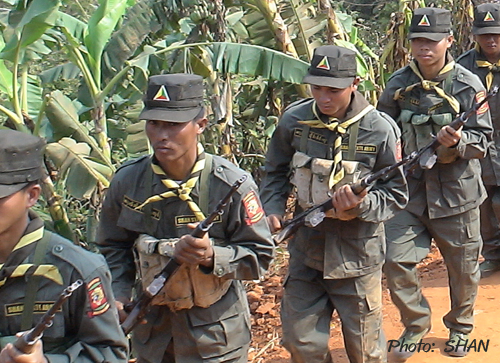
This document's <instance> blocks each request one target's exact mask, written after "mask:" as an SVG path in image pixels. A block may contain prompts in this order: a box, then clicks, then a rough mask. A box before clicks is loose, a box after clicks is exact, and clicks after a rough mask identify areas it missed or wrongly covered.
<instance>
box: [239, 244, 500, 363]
mask: <svg viewBox="0 0 500 363" xmlns="http://www.w3.org/2000/svg"><path fill="white" fill-rule="evenodd" d="M286 258H287V253H286V248H284V247H283V248H279V249H278V255H277V259H276V261H275V263H274V265H273V268H271V269H270V271H269V273H268V278H267V279H265V281H263V282H253V283H250V284H249V285H248V286H247V288H248V296H249V302H250V308H251V311H252V318H253V325H252V327H253V329H252V331H253V341H252V346H251V350H250V359H249V362H250V363H288V362H289V357H290V355H289V354H288V352H287V351H286V350H285V349H284V348H283V347H282V346H281V345H280V337H281V325H280V319H279V306H280V300H281V296H282V288H281V283H282V281H283V278H284V275H285V273H286ZM419 271H420V276H421V279H422V285H423V288H424V295H425V296H426V297H427V299H428V300H429V303H430V305H431V308H432V313H433V316H432V330H431V332H430V333H429V334H428V335H427V336H426V337H425V338H424V339H423V343H428V345H426V346H422V348H423V349H425V350H427V351H420V352H419V353H416V354H414V356H413V357H411V358H410V359H409V360H407V362H408V363H417V362H418V363H437V362H452V361H455V362H460V363H485V362H500V314H499V311H500V286H499V285H500V272H498V273H495V274H493V275H492V276H490V277H488V278H485V279H482V280H481V282H480V286H479V292H478V299H477V303H476V309H475V329H474V331H473V332H472V334H471V337H470V339H471V341H470V343H469V344H473V342H475V344H476V349H471V350H470V352H469V354H468V355H467V357H465V358H451V357H449V356H448V355H447V354H446V353H445V352H444V349H445V348H446V345H445V342H446V340H447V337H448V331H447V329H446V328H445V326H444V324H443V323H442V320H441V319H442V317H443V316H444V315H445V314H446V313H447V311H448V310H449V306H450V300H449V291H448V278H447V272H446V267H445V265H444V262H443V260H442V257H441V255H440V254H439V251H437V249H433V250H432V251H431V253H430V254H429V256H428V257H427V258H426V259H425V260H424V261H423V262H422V263H421V264H420V266H419ZM383 295H384V322H383V325H384V331H385V334H386V338H387V339H388V340H390V339H398V338H399V336H400V334H401V332H402V330H403V328H402V325H401V323H400V322H399V313H398V310H397V309H396V307H395V306H394V305H393V304H392V302H391V299H390V297H389V292H388V291H387V289H384V292H383ZM331 326H332V329H331V339H330V348H331V353H332V356H333V358H334V362H335V363H349V360H348V359H347V355H346V353H345V350H344V348H343V342H342V334H341V332H340V322H339V321H338V318H337V317H335V316H334V318H333V319H332V324H331ZM480 343H481V344H483V345H481V346H480ZM479 346H480V349H478V347H479ZM479 350H480V351H479ZM391 362H392V360H391V357H390V355H389V363H391Z"/></svg>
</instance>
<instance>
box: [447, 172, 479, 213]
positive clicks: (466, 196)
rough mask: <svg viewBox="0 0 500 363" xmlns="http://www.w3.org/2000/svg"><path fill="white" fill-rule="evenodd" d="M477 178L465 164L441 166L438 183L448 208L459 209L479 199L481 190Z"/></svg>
mask: <svg viewBox="0 0 500 363" xmlns="http://www.w3.org/2000/svg"><path fill="white" fill-rule="evenodd" d="M448 165H450V167H448ZM460 166H462V167H460ZM478 177H479V176H478V175H476V173H475V172H474V169H473V168H471V167H468V166H467V164H466V163H453V164H443V165H442V167H441V168H440V169H439V181H440V183H441V190H442V193H443V197H444V200H445V201H446V203H447V204H448V206H449V207H451V208H454V207H459V206H463V205H465V204H467V203H470V202H472V201H474V200H476V199H479V198H480V197H481V190H480V184H479V180H478Z"/></svg>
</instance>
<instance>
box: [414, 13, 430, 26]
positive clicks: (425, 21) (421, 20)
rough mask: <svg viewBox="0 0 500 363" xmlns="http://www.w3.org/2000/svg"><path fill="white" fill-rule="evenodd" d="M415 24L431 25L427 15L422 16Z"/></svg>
mask: <svg viewBox="0 0 500 363" xmlns="http://www.w3.org/2000/svg"><path fill="white" fill-rule="evenodd" d="M417 26H431V22H430V21H429V19H428V18H427V15H424V16H422V19H420V21H419V22H418V24H417Z"/></svg>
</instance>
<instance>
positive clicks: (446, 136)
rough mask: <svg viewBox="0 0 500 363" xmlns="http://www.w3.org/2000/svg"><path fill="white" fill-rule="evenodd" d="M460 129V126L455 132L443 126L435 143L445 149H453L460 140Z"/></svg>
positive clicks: (451, 128)
mask: <svg viewBox="0 0 500 363" xmlns="http://www.w3.org/2000/svg"><path fill="white" fill-rule="evenodd" d="M462 128H463V126H460V128H459V129H458V130H455V129H454V128H453V127H451V126H448V125H446V126H443V127H442V128H441V130H439V132H438V134H437V136H436V138H437V141H439V143H440V144H441V145H444V146H446V147H453V146H455V145H457V144H458V142H459V141H460V139H461V138H462Z"/></svg>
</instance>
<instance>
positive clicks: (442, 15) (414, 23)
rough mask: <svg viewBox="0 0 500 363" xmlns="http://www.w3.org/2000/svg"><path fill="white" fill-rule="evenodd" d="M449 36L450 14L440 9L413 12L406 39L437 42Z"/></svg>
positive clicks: (424, 9) (422, 9) (420, 9)
mask: <svg viewBox="0 0 500 363" xmlns="http://www.w3.org/2000/svg"><path fill="white" fill-rule="evenodd" d="M450 34H451V12H450V11H449V10H446V9H440V8H418V9H415V10H414V11H413V17H412V18H411V23H410V30H409V34H408V39H415V38H426V39H430V40H433V41H435V42H439V41H440V40H442V39H443V38H446V37H447V36H448V35H450Z"/></svg>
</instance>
